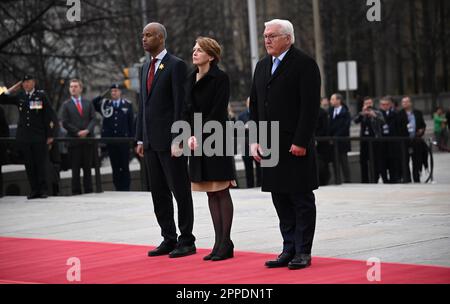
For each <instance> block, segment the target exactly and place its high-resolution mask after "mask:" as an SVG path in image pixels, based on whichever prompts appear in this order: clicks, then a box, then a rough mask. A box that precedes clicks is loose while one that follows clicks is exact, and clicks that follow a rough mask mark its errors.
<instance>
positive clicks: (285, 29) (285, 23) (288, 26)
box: [264, 19, 295, 44]
mask: <svg viewBox="0 0 450 304" xmlns="http://www.w3.org/2000/svg"><path fill="white" fill-rule="evenodd" d="M272 25H278V26H280V27H281V33H282V34H285V35H289V37H291V44H294V42H295V35H294V26H293V25H292V23H291V22H290V21H289V20H284V19H273V20H270V21H267V22H265V23H264V26H265V27H268V26H272Z"/></svg>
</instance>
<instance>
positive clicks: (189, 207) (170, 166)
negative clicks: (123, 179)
mask: <svg viewBox="0 0 450 304" xmlns="http://www.w3.org/2000/svg"><path fill="white" fill-rule="evenodd" d="M144 157H145V161H146V163H147V166H146V168H147V169H148V171H149V172H148V174H149V177H150V188H151V192H152V200H153V207H154V210H155V215H156V219H157V220H158V224H159V226H160V227H161V236H162V237H163V238H164V241H165V242H170V243H176V242H178V244H179V245H180V246H190V245H192V244H194V242H195V237H194V235H193V234H192V229H193V226H194V207H193V204H192V193H191V184H190V182H189V176H188V170H187V159H186V157H184V156H181V157H172V156H171V154H170V151H153V150H150V149H146V150H145V152H144ZM172 193H173V196H174V197H175V200H176V201H177V206H178V228H179V229H180V233H181V234H180V237H179V238H178V240H177V231H176V227H175V220H174V210H173V200H172Z"/></svg>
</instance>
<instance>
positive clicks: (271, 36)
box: [264, 34, 287, 41]
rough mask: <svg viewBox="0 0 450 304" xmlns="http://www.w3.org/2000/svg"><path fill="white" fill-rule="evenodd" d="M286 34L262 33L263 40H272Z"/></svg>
mask: <svg viewBox="0 0 450 304" xmlns="http://www.w3.org/2000/svg"><path fill="white" fill-rule="evenodd" d="M285 35H287V34H278V35H264V40H269V41H273V40H274V39H275V38H277V37H279V36H285Z"/></svg>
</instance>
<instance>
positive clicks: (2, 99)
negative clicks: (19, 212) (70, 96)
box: [0, 75, 55, 199]
mask: <svg viewBox="0 0 450 304" xmlns="http://www.w3.org/2000/svg"><path fill="white" fill-rule="evenodd" d="M35 84H36V82H35V80H34V77H33V76H31V75H25V77H24V78H23V81H20V82H18V83H16V84H15V85H14V86H13V87H11V88H10V89H9V90H8V91H6V93H4V94H2V95H0V103H1V104H12V105H16V106H17V108H18V109H19V122H18V126H17V135H16V141H17V145H18V148H19V151H20V152H21V153H22V155H23V157H24V162H25V169H26V172H27V177H28V182H29V183H30V188H31V193H30V195H29V196H28V199H35V198H47V196H48V191H47V188H48V187H47V181H46V179H47V164H48V161H49V160H48V145H49V144H51V143H52V142H53V138H54V136H55V134H54V133H55V126H54V123H53V122H52V119H51V117H52V116H53V115H54V112H53V109H52V107H51V105H50V102H49V101H48V99H47V97H46V95H45V93H44V91H41V90H36V89H35ZM20 85H22V88H23V91H22V92H20V93H19V94H17V95H15V96H13V95H10V93H12V92H14V91H15V90H17V89H18V87H19V86H20Z"/></svg>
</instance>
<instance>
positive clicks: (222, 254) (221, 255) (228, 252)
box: [211, 241, 234, 261]
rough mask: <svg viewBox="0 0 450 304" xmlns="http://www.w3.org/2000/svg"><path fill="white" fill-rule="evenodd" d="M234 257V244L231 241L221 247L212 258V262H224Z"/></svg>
mask: <svg viewBox="0 0 450 304" xmlns="http://www.w3.org/2000/svg"><path fill="white" fill-rule="evenodd" d="M232 257H234V244H233V242H232V241H230V242H229V243H228V244H227V245H224V246H222V247H220V249H219V250H218V251H217V253H216V254H215V255H213V256H212V257H211V261H222V260H226V259H229V258H232Z"/></svg>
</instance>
